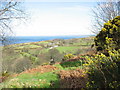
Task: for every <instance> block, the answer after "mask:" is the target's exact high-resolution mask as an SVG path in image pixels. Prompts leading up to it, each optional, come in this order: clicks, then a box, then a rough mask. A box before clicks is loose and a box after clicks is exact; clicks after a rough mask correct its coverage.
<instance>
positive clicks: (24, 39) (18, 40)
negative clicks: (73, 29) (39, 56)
mask: <svg viewBox="0 0 120 90" xmlns="http://www.w3.org/2000/svg"><path fill="white" fill-rule="evenodd" d="M89 36H94V35H70V36H68V35H67V36H15V37H13V38H12V39H11V43H10V44H19V43H29V42H38V41H45V40H54V39H72V38H85V37H89Z"/></svg>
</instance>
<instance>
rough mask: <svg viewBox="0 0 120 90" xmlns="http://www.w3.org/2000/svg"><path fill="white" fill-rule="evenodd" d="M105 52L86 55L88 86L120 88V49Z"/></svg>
mask: <svg viewBox="0 0 120 90" xmlns="http://www.w3.org/2000/svg"><path fill="white" fill-rule="evenodd" d="M108 53H109V57H107V56H105V55H104V54H102V53H101V54H100V55H98V54H97V55H95V56H94V57H86V59H87V61H86V64H84V66H85V67H86V70H87V74H88V78H89V82H88V83H87V84H86V86H87V87H88V88H90V87H92V88H120V78H119V77H120V50H118V51H116V50H114V51H108Z"/></svg>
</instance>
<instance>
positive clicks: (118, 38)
mask: <svg viewBox="0 0 120 90" xmlns="http://www.w3.org/2000/svg"><path fill="white" fill-rule="evenodd" d="M111 40H112V42H111ZM94 41H95V45H96V48H97V51H99V50H105V49H108V45H109V44H110V43H112V45H113V47H114V48H115V49H116V50H118V49H120V16H117V17H115V18H114V19H113V20H109V21H108V22H107V23H105V24H104V27H103V28H102V30H101V31H100V32H99V34H98V35H97V36H96V37H95V39H94Z"/></svg>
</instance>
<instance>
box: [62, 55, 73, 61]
mask: <svg viewBox="0 0 120 90" xmlns="http://www.w3.org/2000/svg"><path fill="white" fill-rule="evenodd" d="M73 57H74V55H73V54H67V55H64V58H63V59H64V60H68V59H71V58H73Z"/></svg>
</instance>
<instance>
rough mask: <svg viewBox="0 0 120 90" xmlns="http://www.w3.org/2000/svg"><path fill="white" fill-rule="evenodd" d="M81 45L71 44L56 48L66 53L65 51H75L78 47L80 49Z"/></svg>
mask: <svg viewBox="0 0 120 90" xmlns="http://www.w3.org/2000/svg"><path fill="white" fill-rule="evenodd" d="M78 48H80V47H76V46H75V47H73V46H72V47H71V46H60V47H56V49H58V50H59V51H60V52H61V53H64V52H71V53H72V52H74V51H75V50H76V49H78Z"/></svg>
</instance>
